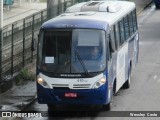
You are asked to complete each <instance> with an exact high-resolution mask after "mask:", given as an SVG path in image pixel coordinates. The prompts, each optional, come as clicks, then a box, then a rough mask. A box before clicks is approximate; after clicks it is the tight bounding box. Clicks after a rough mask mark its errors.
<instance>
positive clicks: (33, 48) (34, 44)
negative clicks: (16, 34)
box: [31, 38, 36, 51]
mask: <svg viewBox="0 0 160 120" xmlns="http://www.w3.org/2000/svg"><path fill="white" fill-rule="evenodd" d="M35 50H36V40H35V38H33V39H32V43H31V51H35Z"/></svg>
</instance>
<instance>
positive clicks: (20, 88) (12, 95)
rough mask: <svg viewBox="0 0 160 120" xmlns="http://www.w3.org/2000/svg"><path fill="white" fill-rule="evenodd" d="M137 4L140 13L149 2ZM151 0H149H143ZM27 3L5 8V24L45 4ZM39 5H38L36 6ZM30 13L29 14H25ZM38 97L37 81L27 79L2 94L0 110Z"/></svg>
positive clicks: (20, 108)
mask: <svg viewBox="0 0 160 120" xmlns="http://www.w3.org/2000/svg"><path fill="white" fill-rule="evenodd" d="M134 1H135V3H136V6H137V13H138V14H139V13H140V12H141V11H142V10H143V9H144V8H145V7H146V6H147V5H148V4H144V3H142V0H141V1H140V0H134ZM143 1H146V2H147V1H149V0H143ZM30 5H31V7H28V6H29V3H26V4H25V5H24V6H21V7H18V6H17V5H15V6H12V8H11V10H10V11H7V10H4V24H5V25H7V24H10V23H12V22H14V21H17V20H20V19H22V18H24V17H27V15H31V14H33V13H35V12H37V11H39V10H41V9H43V8H45V5H44V4H43V5H42V4H41V6H42V7H41V9H40V7H38V5H40V4H38V3H33V4H30ZM35 6H37V7H35ZM24 13H28V14H26V15H25V14H24ZM33 66H35V65H31V70H32V72H35V68H33ZM35 99H36V83H35V81H26V82H24V83H22V84H19V85H14V87H13V88H12V89H10V90H8V91H7V92H5V93H2V94H0V111H23V110H24V109H25V108H26V107H27V106H28V105H30V104H31V103H32V102H33V101H34V100H35Z"/></svg>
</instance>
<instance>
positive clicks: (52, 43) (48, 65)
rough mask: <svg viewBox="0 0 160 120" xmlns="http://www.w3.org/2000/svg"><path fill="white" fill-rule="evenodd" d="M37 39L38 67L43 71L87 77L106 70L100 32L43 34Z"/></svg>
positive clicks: (102, 34) (102, 36)
mask: <svg viewBox="0 0 160 120" xmlns="http://www.w3.org/2000/svg"><path fill="white" fill-rule="evenodd" d="M39 39H40V40H39V54H38V67H39V68H40V69H41V70H43V71H46V72H54V73H61V74H62V73H86V74H88V73H90V72H100V71H103V70H104V69H105V67H106V56H105V55H106V52H105V51H106V48H105V32H104V31H103V30H90V29H75V30H68V31H66V30H56V31H44V32H41V33H40V38H39Z"/></svg>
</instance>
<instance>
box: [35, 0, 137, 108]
mask: <svg viewBox="0 0 160 120" xmlns="http://www.w3.org/2000/svg"><path fill="white" fill-rule="evenodd" d="M37 51H38V53H37V78H36V81H37V98H38V103H40V104H47V105H48V108H49V109H50V108H52V109H56V108H57V105H64V104H65V105H100V106H102V108H103V109H105V110H110V109H111V100H112V98H113V95H115V94H116V93H117V92H118V91H119V90H120V88H129V87H130V81H131V72H132V69H133V68H134V67H135V65H136V63H137V62H138V53H139V36H138V27H137V16H136V7H135V4H134V3H133V2H127V1H89V2H82V3H78V4H75V5H73V6H71V7H68V8H67V9H66V11H65V12H64V13H63V14H61V15H59V16H57V17H55V18H53V19H50V20H48V21H46V22H45V23H43V24H42V26H41V29H40V32H39V37H38V50H37Z"/></svg>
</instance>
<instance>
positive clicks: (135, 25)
mask: <svg viewBox="0 0 160 120" xmlns="http://www.w3.org/2000/svg"><path fill="white" fill-rule="evenodd" d="M132 15H133V27H134V32H135V31H136V30H137V18H136V10H134V11H133V12H132Z"/></svg>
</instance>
